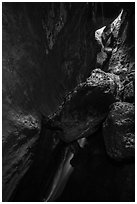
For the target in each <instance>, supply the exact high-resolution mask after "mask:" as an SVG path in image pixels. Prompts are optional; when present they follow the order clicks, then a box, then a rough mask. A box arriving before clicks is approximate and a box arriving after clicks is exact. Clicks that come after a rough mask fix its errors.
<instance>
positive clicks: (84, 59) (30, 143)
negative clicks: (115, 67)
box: [2, 2, 96, 201]
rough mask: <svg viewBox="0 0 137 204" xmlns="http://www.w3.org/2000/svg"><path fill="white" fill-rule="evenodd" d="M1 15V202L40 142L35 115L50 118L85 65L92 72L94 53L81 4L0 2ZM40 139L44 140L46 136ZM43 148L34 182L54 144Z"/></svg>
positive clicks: (90, 25) (86, 9)
mask: <svg viewBox="0 0 137 204" xmlns="http://www.w3.org/2000/svg"><path fill="white" fill-rule="evenodd" d="M2 15H3V19H2V24H3V25H2V32H3V33H2V55H3V56H2V59H3V67H2V68H3V71H2V75H3V78H2V80H3V81H2V85H3V87H2V88H3V100H2V102H3V107H2V108H3V201H9V200H10V199H11V197H12V196H13V195H14V194H15V195H14V196H15V197H16V193H15V192H16V188H17V185H18V183H20V181H21V179H22V178H23V177H25V176H26V172H28V170H29V168H30V167H31V165H32V163H33V162H34V159H35V157H36V152H35V151H34V152H33V149H35V147H36V146H37V144H38V143H39V142H40V140H41V137H40V134H39V132H40V130H41V128H40V127H41V125H40V124H41V118H42V117H41V115H44V116H46V117H47V116H48V115H49V114H51V113H53V112H54V111H55V110H56V109H57V107H58V106H59V105H60V104H61V103H62V101H63V100H64V96H65V94H66V93H68V92H69V91H71V90H72V89H73V88H74V87H75V86H76V84H77V83H78V82H80V81H82V80H85V79H86V78H87V76H88V75H89V73H90V69H91V65H92V68H94V64H95V57H96V52H95V50H96V48H95V46H94V44H95V43H94V37H93V36H94V25H93V21H92V15H90V9H89V6H88V5H87V4H86V3H80V4H78V5H77V4H75V3H74V4H73V3H72V4H71V3H25V2H24V3H23V2H22V3H16V2H14V3H10V2H8V3H6V2H4V3H3V4H2ZM83 22H84V23H83ZM36 121H37V122H36ZM42 128H43V127H42ZM44 136H45V137H46V139H45V141H48V140H49V137H50V136H51V135H50V134H46V135H44ZM53 138H54V137H53ZM43 143H44V142H43ZM44 144H45V147H43V148H41V151H42V152H43V154H44V148H47V150H49V149H50V150H49V154H48V156H45V159H44V160H42V164H43V163H44V161H45V166H44V172H43V171H42V170H41V172H40V173H39V175H40V177H39V180H40V181H41V178H42V177H44V175H45V174H46V172H47V171H48V168H50V167H48V165H49V163H48V161H49V160H50V158H52V153H53V152H54V151H55V150H54V148H52V147H54V146H55V147H56V142H55V140H54V139H53V140H51V142H50V143H49V145H50V147H49V149H48V147H47V146H46V145H47V144H46V142H45V143H44ZM57 146H58V145H57ZM55 149H56V148H55ZM52 151H53V152H52ZM41 155H42V154H41ZM38 160H40V158H39V159H38ZM38 160H37V161H38ZM40 161H41V160H40ZM46 165H47V166H46ZM36 166H37V165H36ZM38 166H39V165H38ZM40 167H41V168H42V166H40ZM35 170H37V171H38V170H39V168H35V167H34V171H35ZM39 171H40V170H39ZM47 174H48V173H47ZM32 175H34V177H33V178H32V177H31V178H32V180H35V182H36V183H38V184H39V182H37V179H36V177H37V176H36V175H35V174H33V173H32ZM47 183H48V181H47V180H45V185H46V184H47ZM27 185H28V186H29V184H28V182H27ZM30 186H31V185H30ZM34 186H35V185H34ZM39 186H40V184H39V185H38V188H39ZM42 186H43V185H42ZM32 188H33V185H32V186H31V187H30V188H23V191H22V194H23V195H24V196H22V197H23V199H25V196H26V198H27V196H28V195H26V194H27V193H25V189H28V194H31V192H30V191H31V189H32ZM35 188H36V187H35ZM38 188H37V192H38ZM39 189H40V188H39ZM14 190H15V191H14ZM35 194H36V192H35V193H33V194H32V197H33V196H34V195H35ZM40 195H41V194H40V193H38V195H37V196H39V199H40ZM32 197H31V195H30V198H32ZM34 197H35V196H34ZM20 198H21V196H20ZM38 201H39V200H38Z"/></svg>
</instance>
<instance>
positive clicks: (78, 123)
mask: <svg viewBox="0 0 137 204" xmlns="http://www.w3.org/2000/svg"><path fill="white" fill-rule="evenodd" d="M112 76H113V75H111V74H109V73H105V72H103V71H101V70H100V69H95V70H94V71H92V73H91V76H90V77H89V78H88V79H87V81H86V82H84V83H81V84H79V85H78V86H77V87H76V88H75V89H74V91H73V92H71V93H70V94H69V95H68V96H67V98H66V101H65V102H64V104H62V107H60V110H59V111H58V113H57V114H56V115H55V116H54V118H53V119H54V124H55V126H58V127H59V128H60V129H62V133H61V138H62V139H63V140H65V141H66V142H71V141H73V140H76V139H78V138H82V137H87V136H89V135H91V134H92V133H94V132H95V131H96V130H97V129H98V127H99V126H100V124H101V122H102V121H103V120H104V119H105V117H106V116H107V113H108V108H109V105H110V104H112V103H113V102H114V101H115V97H116V95H117V84H116V81H115V80H114V77H112Z"/></svg>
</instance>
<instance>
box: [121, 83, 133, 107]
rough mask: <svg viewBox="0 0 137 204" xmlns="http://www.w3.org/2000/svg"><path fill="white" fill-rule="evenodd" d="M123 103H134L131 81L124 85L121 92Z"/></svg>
mask: <svg viewBox="0 0 137 204" xmlns="http://www.w3.org/2000/svg"><path fill="white" fill-rule="evenodd" d="M123 101H126V102H129V103H134V102H135V86H134V83H133V81H131V82H130V83H128V84H127V85H125V88H124V91H123Z"/></svg>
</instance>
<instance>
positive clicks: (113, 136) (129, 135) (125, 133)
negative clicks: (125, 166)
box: [103, 102, 135, 160]
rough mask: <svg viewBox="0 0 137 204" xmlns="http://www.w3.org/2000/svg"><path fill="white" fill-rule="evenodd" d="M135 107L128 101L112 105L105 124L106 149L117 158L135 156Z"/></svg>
mask: <svg viewBox="0 0 137 204" xmlns="http://www.w3.org/2000/svg"><path fill="white" fill-rule="evenodd" d="M134 114H135V107H134V105H133V104H130V103H126V102H117V103H114V104H113V105H112V106H111V109H110V112H109V114H108V116H107V119H106V121H105V122H104V124H103V135H104V141H105V145H106V151H107V153H108V155H109V156H110V157H112V158H113V159H116V160H122V159H130V158H133V157H134V156H135V115H134Z"/></svg>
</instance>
